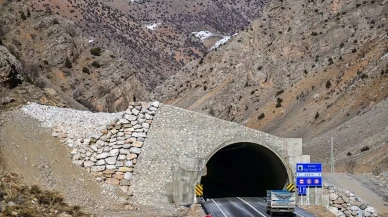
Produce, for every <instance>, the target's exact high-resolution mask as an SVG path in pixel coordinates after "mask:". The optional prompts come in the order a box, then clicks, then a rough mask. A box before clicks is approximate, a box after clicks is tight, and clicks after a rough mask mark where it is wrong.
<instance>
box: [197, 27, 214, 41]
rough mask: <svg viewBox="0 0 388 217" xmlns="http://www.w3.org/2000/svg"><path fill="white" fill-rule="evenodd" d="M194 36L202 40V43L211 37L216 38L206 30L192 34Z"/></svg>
mask: <svg viewBox="0 0 388 217" xmlns="http://www.w3.org/2000/svg"><path fill="white" fill-rule="evenodd" d="M192 34H194V35H195V37H197V38H199V39H201V41H203V40H205V39H207V38H209V37H211V36H214V33H211V32H209V31H206V30H204V31H199V32H192Z"/></svg>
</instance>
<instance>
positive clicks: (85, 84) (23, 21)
mask: <svg viewBox="0 0 388 217" xmlns="http://www.w3.org/2000/svg"><path fill="white" fill-rule="evenodd" d="M27 3H28V2H27V1H18V2H8V3H5V4H4V5H3V6H2V7H1V9H0V10H1V11H2V12H1V13H2V14H4V16H1V18H0V19H1V23H2V30H3V31H2V32H3V34H2V36H1V39H2V46H1V45H0V47H1V51H2V52H1V65H2V69H1V71H2V73H1V79H2V82H3V81H4V80H5V79H8V80H9V78H8V77H9V76H11V74H12V73H14V74H15V76H17V77H21V78H23V79H24V81H28V82H30V83H33V84H35V85H36V86H38V87H40V88H45V87H50V88H53V89H54V90H55V91H56V92H57V93H58V94H59V95H61V97H62V98H63V99H64V100H65V101H68V102H69V103H68V106H70V107H74V106H72V105H75V104H77V102H78V103H81V104H83V105H85V106H86V107H88V108H89V109H92V110H100V111H102V110H106V111H107V110H109V111H115V110H122V109H125V108H127V107H128V104H127V103H128V102H129V101H136V100H139V99H141V98H144V97H145V96H146V94H147V93H148V91H147V90H146V87H145V84H144V83H143V82H140V81H139V77H138V74H137V72H136V71H135V69H133V68H132V65H130V64H129V63H128V62H127V61H126V60H125V59H123V58H120V57H116V56H115V54H114V52H113V51H110V50H104V49H99V48H98V47H93V46H91V45H90V44H89V43H88V39H87V38H85V37H84V35H83V33H82V31H81V29H80V28H78V27H77V26H76V25H75V23H74V22H72V21H69V20H67V19H64V18H62V17H60V16H58V15H51V14H47V13H45V12H36V13H35V12H31V11H30V10H29V7H28V4H27ZM93 49H94V52H93ZM8 51H9V52H8ZM12 67H14V68H15V70H14V72H11V71H12V70H13V69H12ZM15 71H16V73H15ZM11 89H12V88H11ZM3 91H6V90H5V89H3ZM78 107H79V106H78Z"/></svg>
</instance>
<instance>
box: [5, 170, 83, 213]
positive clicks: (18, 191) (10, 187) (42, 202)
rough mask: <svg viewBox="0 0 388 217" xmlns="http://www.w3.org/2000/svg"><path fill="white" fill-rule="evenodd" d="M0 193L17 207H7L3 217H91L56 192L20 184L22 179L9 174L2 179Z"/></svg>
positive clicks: (6, 200)
mask: <svg viewBox="0 0 388 217" xmlns="http://www.w3.org/2000/svg"><path fill="white" fill-rule="evenodd" d="M0 192H2V193H3V194H4V199H5V202H6V203H7V202H11V201H12V202H13V203H15V204H16V205H15V206H6V207H4V209H3V212H2V215H1V216H15V213H17V216H21V217H40V216H53V217H54V216H58V214H61V213H67V214H69V215H72V216H74V217H89V216H90V215H88V214H85V213H83V212H82V211H80V207H79V206H69V205H68V204H66V203H65V202H64V198H63V196H62V195H61V194H60V193H58V192H55V191H43V190H41V189H40V188H39V186H37V185H32V186H30V187H29V186H26V185H23V184H20V177H19V176H18V175H17V174H15V173H11V174H7V175H4V176H2V177H1V178H0Z"/></svg>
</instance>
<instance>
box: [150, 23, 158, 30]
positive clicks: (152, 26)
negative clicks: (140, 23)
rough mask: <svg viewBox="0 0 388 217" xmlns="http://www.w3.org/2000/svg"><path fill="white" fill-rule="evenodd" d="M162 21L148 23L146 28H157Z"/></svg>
mask: <svg viewBox="0 0 388 217" xmlns="http://www.w3.org/2000/svg"><path fill="white" fill-rule="evenodd" d="M160 24H161V23H153V24H149V25H146V28H147V29H149V30H155V29H156V27H158V26H159V25H160Z"/></svg>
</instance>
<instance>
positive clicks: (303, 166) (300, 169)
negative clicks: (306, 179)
mask: <svg viewBox="0 0 388 217" xmlns="http://www.w3.org/2000/svg"><path fill="white" fill-rule="evenodd" d="M296 172H297V173H321V172H322V164H321V163H297V164H296Z"/></svg>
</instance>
